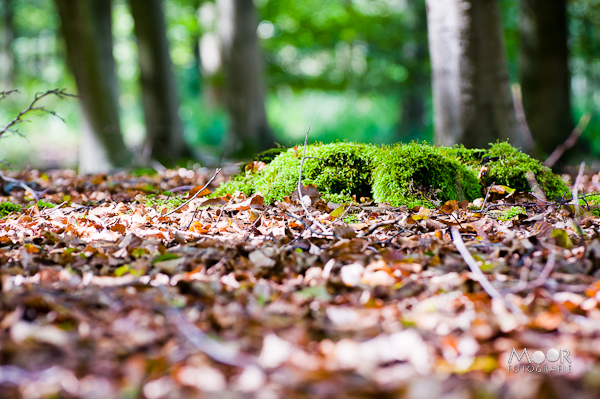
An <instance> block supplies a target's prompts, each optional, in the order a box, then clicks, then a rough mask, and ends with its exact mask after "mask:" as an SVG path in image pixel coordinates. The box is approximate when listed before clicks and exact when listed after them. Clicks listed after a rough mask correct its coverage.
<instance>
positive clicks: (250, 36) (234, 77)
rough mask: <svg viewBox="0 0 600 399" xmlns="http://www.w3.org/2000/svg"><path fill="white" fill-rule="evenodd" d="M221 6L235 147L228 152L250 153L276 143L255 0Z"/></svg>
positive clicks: (224, 0)
mask: <svg viewBox="0 0 600 399" xmlns="http://www.w3.org/2000/svg"><path fill="white" fill-rule="evenodd" d="M217 7H218V10H219V26H218V31H219V37H220V39H221V45H222V55H223V57H222V58H223V63H224V67H225V75H226V80H227V82H226V95H225V96H226V99H225V102H226V106H227V110H228V113H229V116H230V142H231V150H230V154H227V155H231V156H233V157H239V156H244V155H250V154H252V153H255V152H258V151H262V150H265V149H268V148H270V147H272V146H273V145H274V138H273V135H272V132H271V131H270V129H269V126H268V123H267V115H266V112H265V104H264V101H265V88H264V83H263V76H262V74H263V65H262V59H261V54H260V50H259V48H258V37H257V35H256V29H257V21H256V15H255V10H254V4H253V2H252V1H251V0H217Z"/></svg>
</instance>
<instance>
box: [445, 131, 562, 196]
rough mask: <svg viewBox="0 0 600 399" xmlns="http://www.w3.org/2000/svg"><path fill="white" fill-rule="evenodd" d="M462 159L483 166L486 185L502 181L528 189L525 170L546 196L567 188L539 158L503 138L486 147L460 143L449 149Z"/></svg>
mask: <svg viewBox="0 0 600 399" xmlns="http://www.w3.org/2000/svg"><path fill="white" fill-rule="evenodd" d="M451 151H452V152H454V153H455V154H456V156H457V157H458V158H459V160H460V161H461V163H464V164H466V165H467V166H469V167H470V168H472V169H473V170H477V171H478V170H479V169H480V168H481V167H482V166H485V167H486V168H487V173H485V174H484V175H483V176H482V183H483V184H484V186H485V187H488V186H490V185H491V184H501V185H504V186H509V187H511V188H514V189H516V190H517V191H530V186H529V182H528V181H527V173H528V172H533V173H534V175H535V178H536V180H537V182H538V184H539V185H540V187H541V188H542V190H543V191H544V193H545V194H546V196H547V197H548V198H549V199H557V198H562V196H563V195H564V193H565V192H568V191H569V189H568V187H567V186H566V184H565V183H564V182H563V181H562V180H561V179H560V178H558V177H557V176H556V175H555V174H554V173H552V170H551V169H550V168H548V167H546V166H544V165H542V164H541V163H540V162H539V161H538V160H536V159H533V158H531V157H530V156H529V155H527V154H524V153H522V152H521V151H519V150H518V149H516V148H514V147H513V146H511V145H510V144H508V143H506V142H501V143H496V144H493V145H492V146H491V147H490V148H489V149H488V150H480V149H468V148H464V147H462V146H460V147H454V148H453V149H451Z"/></svg>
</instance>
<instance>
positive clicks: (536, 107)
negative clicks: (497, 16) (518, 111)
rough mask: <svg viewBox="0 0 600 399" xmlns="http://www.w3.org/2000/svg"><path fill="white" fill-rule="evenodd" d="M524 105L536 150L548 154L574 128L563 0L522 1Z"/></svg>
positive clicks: (521, 73)
mask: <svg viewBox="0 0 600 399" xmlns="http://www.w3.org/2000/svg"><path fill="white" fill-rule="evenodd" d="M520 3H521V19H520V32H521V48H520V65H519V67H520V75H521V76H520V80H521V92H522V95H523V108H524V109H525V115H526V117H527V122H528V124H529V128H530V130H531V134H532V135H533V138H534V139H535V141H536V144H537V147H538V151H540V152H541V153H543V154H545V155H547V154H549V153H551V152H552V151H553V150H554V149H555V148H556V147H557V146H558V145H559V144H561V143H563V142H564V141H565V140H566V139H567V137H568V136H569V134H570V133H571V131H572V130H573V120H572V119H571V88H570V85H571V76H570V73H569V50H568V46H567V40H568V27H567V1H566V0H552V1H548V0H521V2H520Z"/></svg>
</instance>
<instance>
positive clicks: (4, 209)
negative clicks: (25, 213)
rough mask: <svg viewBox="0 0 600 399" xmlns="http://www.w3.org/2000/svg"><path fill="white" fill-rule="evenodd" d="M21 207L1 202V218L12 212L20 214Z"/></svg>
mask: <svg viewBox="0 0 600 399" xmlns="http://www.w3.org/2000/svg"><path fill="white" fill-rule="evenodd" d="M20 211H21V207H20V206H19V205H17V204H13V203H12V202H0V218H4V217H7V216H8V215H10V214H11V213H12V212H20Z"/></svg>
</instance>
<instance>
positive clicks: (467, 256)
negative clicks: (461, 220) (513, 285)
mask: <svg viewBox="0 0 600 399" xmlns="http://www.w3.org/2000/svg"><path fill="white" fill-rule="evenodd" d="M450 231H451V232H452V241H454V246H455V247H456V249H457V250H458V252H459V253H460V255H461V256H462V257H463V259H464V261H465V262H466V263H467V266H469V269H471V272H472V273H473V274H474V275H475V278H476V279H477V282H478V283H479V284H481V287H482V288H483V290H484V291H485V292H487V294H488V295H489V296H490V297H491V298H495V299H497V300H501V301H502V302H504V304H505V306H506V307H507V308H508V309H509V310H510V311H511V312H512V313H514V314H515V315H522V314H523V312H522V311H521V309H519V308H518V307H516V306H515V305H513V304H512V303H511V302H509V301H507V300H506V298H504V297H503V296H502V294H500V292H498V290H497V289H496V288H495V287H494V286H493V285H492V284H491V283H490V282H489V281H488V279H487V277H486V276H485V274H483V272H482V271H481V269H480V268H479V266H478V265H477V262H476V261H475V259H473V256H471V253H470V252H469V250H468V249H467V247H466V246H465V243H464V242H463V240H462V237H461V236H460V232H459V231H458V229H457V228H456V227H451V228H450Z"/></svg>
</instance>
